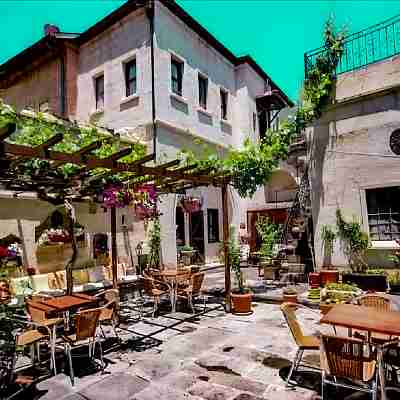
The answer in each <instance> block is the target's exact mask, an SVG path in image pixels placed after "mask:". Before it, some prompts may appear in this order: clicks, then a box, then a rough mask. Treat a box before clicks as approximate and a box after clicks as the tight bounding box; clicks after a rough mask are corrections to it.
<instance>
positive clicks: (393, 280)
mask: <svg viewBox="0 0 400 400" xmlns="http://www.w3.org/2000/svg"><path fill="white" fill-rule="evenodd" d="M388 282H389V287H390V294H395V295H400V271H393V272H391V273H389V277H388Z"/></svg>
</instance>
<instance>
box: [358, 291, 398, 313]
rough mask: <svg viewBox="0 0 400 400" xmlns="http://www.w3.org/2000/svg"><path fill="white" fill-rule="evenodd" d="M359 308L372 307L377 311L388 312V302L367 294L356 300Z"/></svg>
mask: <svg viewBox="0 0 400 400" xmlns="http://www.w3.org/2000/svg"><path fill="white" fill-rule="evenodd" d="M357 303H358V304H359V305H360V306H365V307H373V308H375V309H376V310H378V311H390V308H391V304H390V300H389V299H388V298H386V297H384V296H379V295H376V294H367V295H365V296H361V297H359V298H358V299H357Z"/></svg>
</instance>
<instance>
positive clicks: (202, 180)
mask: <svg viewBox="0 0 400 400" xmlns="http://www.w3.org/2000/svg"><path fill="white" fill-rule="evenodd" d="M16 129H17V127H16V124H14V123H7V124H6V125H4V126H2V127H0V185H1V186H2V187H3V188H5V189H8V190H12V191H14V192H16V193H21V192H27V191H29V192H36V193H37V194H38V197H39V198H40V199H43V200H45V201H49V202H53V203H58V204H62V203H63V202H64V201H65V200H67V201H75V202H82V201H89V200H96V198H97V196H96V193H97V191H98V189H99V186H98V185H99V181H100V180H101V178H104V177H106V176H111V175H114V174H121V173H123V175H124V178H123V179H122V183H123V184H126V185H129V186H130V187H133V188H135V186H138V185H140V184H142V183H144V182H148V183H153V184H154V185H155V187H156V189H157V191H158V192H159V193H165V194H167V193H182V192H184V191H185V190H187V189H191V188H195V187H201V186H214V187H220V188H221V194H222V213H223V242H224V254H225V297H226V309H227V311H230V292H231V278H230V266H229V262H228V257H227V256H226V255H227V246H228V239H229V237H228V236H229V228H228V192H227V187H228V185H229V183H230V180H231V179H230V177H229V176H226V175H224V174H218V173H217V174H215V173H214V174H210V173H209V171H204V170H203V171H201V170H199V168H198V167H197V165H196V164H192V165H182V162H181V161H180V160H178V159H176V160H172V161H169V162H166V163H163V164H159V165H152V166H148V165H146V164H147V163H149V162H151V161H154V160H155V154H154V153H153V154H149V155H146V156H144V157H142V158H140V159H138V160H135V161H133V162H130V163H126V162H121V158H123V157H125V156H127V155H128V154H130V153H131V152H132V148H131V147H126V148H122V149H121V150H119V151H118V152H115V153H113V154H111V155H110V156H108V157H106V158H100V157H98V156H96V155H94V154H93V151H94V150H96V149H99V148H101V146H102V145H103V142H102V141H100V140H99V141H93V142H92V143H90V144H89V145H86V146H85V147H82V148H80V149H79V150H77V151H75V152H73V153H67V152H60V151H55V150H54V149H53V147H54V146H55V145H56V144H58V143H60V142H61V141H63V139H64V135H63V134H62V133H56V134H55V135H53V136H52V137H50V138H49V139H48V140H47V141H45V142H44V143H41V144H39V145H37V146H28V145H21V144H16V143H12V142H11V141H9V140H7V138H9V137H10V136H11V135H13V134H14V133H16ZM16 134H17V133H16ZM31 159H38V160H46V161H48V162H49V163H50V171H51V170H52V169H56V168H58V167H60V166H62V165H63V164H68V163H70V164H74V165H76V166H79V170H78V172H77V173H75V174H73V175H72V176H69V177H68V178H67V179H60V178H57V177H54V176H51V175H50V174H42V175H37V176H29V178H28V179H27V177H26V176H23V177H21V174H20V172H19V170H18V166H19V165H20V164H23V163H24V162H26V161H27V160H31ZM98 168H101V169H102V171H103V172H102V173H101V174H96V175H91V174H90V172H91V171H92V170H95V169H98ZM96 185H97V186H96ZM60 193H61V195H60ZM55 194H56V196H54V195H55ZM67 211H68V209H67ZM110 214H111V250H112V276H113V286H114V287H117V285H118V282H117V242H116V209H115V207H113V208H111V213H110ZM70 220H71V222H70V224H69V225H70V226H69V230H70V234H71V238H72V248H73V254H74V255H73V257H72V260H71V262H70V264H71V265H70V266H69V268H68V266H67V291H68V293H71V292H72V269H73V264H74V262H75V258H76V252H77V249H76V243H75V240H74V235H73V219H72V218H70Z"/></svg>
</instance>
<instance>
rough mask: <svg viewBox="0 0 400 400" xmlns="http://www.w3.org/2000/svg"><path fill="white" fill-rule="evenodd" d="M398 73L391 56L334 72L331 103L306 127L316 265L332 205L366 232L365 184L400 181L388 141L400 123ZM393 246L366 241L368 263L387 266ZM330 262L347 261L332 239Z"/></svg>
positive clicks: (331, 219)
mask: <svg viewBox="0 0 400 400" xmlns="http://www.w3.org/2000/svg"><path fill="white" fill-rule="evenodd" d="M399 74H400V57H399V56H397V57H394V58H391V59H388V60H385V61H381V62H377V63H374V64H371V65H368V66H366V67H364V68H361V69H358V70H355V71H351V72H348V73H345V74H341V75H339V76H338V81H337V85H336V97H335V104H334V105H333V106H331V107H330V108H329V110H328V111H327V112H326V113H325V115H324V116H323V118H322V119H321V120H319V121H318V122H317V123H316V124H315V125H314V126H313V127H312V128H311V129H310V130H309V132H308V135H309V136H308V143H309V154H308V159H309V165H310V174H311V194H312V204H313V220H314V228H315V253H316V261H317V265H318V266H319V267H321V266H323V265H324V264H325V263H326V260H324V254H323V243H322V240H321V229H322V226H323V225H325V224H330V225H335V212H336V209H337V208H340V209H342V211H343V214H344V215H345V216H346V217H347V219H351V218H353V216H354V217H355V218H356V219H357V220H358V221H359V222H361V224H362V227H363V229H364V230H365V231H366V232H369V224H368V210H367V202H366V190H368V189H373V188H383V187H392V186H400V169H399V159H398V156H397V157H396V155H395V154H394V153H393V152H392V151H391V149H390V146H389V139H390V135H391V133H392V132H393V131H394V130H395V129H398V128H400V122H399V115H400V114H399V113H400V111H399V95H400V87H399V85H398V78H399ZM369 233H370V232H369ZM396 247H397V245H396V243H395V242H394V241H393V240H376V241H372V247H371V249H370V250H369V252H368V255H369V256H368V262H369V264H370V265H372V266H390V265H391V263H390V262H389V261H388V260H387V255H388V253H389V252H390V250H391V249H394V248H396ZM332 263H333V265H335V266H345V265H347V261H346V257H345V256H344V254H343V251H342V249H341V246H340V243H339V242H338V241H336V243H335V248H334V252H333V257H332Z"/></svg>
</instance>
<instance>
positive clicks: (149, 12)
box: [146, 0, 157, 154]
mask: <svg viewBox="0 0 400 400" xmlns="http://www.w3.org/2000/svg"><path fill="white" fill-rule="evenodd" d="M154 8H155V7H154V0H148V2H147V5H146V15H147V18H148V19H149V23H150V56H151V61H150V63H151V108H152V115H151V118H152V125H153V153H154V154H156V144H157V123H156V94H155V71H154V70H155V67H154Z"/></svg>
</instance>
